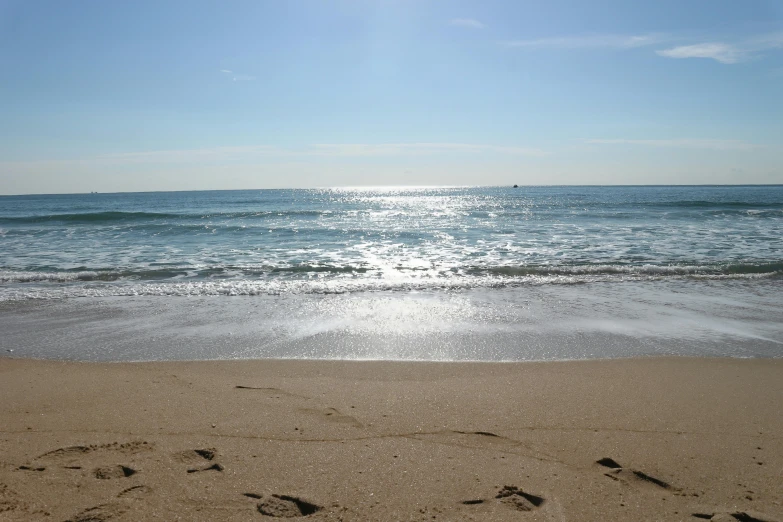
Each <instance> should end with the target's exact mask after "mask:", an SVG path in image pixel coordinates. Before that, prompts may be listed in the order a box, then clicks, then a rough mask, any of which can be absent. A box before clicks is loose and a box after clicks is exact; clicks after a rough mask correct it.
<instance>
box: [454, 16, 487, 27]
mask: <svg viewBox="0 0 783 522" xmlns="http://www.w3.org/2000/svg"><path fill="white" fill-rule="evenodd" d="M449 25H454V26H456V27H468V28H471V29H484V28H485V27H486V25H484V24H482V23H481V22H479V21H478V20H476V19H474V18H452V19H451V20H449Z"/></svg>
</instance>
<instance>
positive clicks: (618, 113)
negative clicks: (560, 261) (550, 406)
mask: <svg viewBox="0 0 783 522" xmlns="http://www.w3.org/2000/svg"><path fill="white" fill-rule="evenodd" d="M735 183H783V2H782V1H780V0H745V1H743V2H738V1H734V0H731V1H723V0H688V1H682V0H638V1H634V2H628V1H627V0H617V1H613V0H593V1H585V0H550V1H548V2H529V1H525V0H481V1H479V0H475V1H464V0H246V1H240V0H235V1H232V0H225V1H202V0H182V1H178V0H167V1H159V0H153V1H148V0H134V1H132V2H131V1H127V2H126V1H116V2H115V1H106V0H94V1H88V0H73V1H69V2H63V1H60V0H50V1H45V0H0V194H25V193H70V192H91V191H98V192H124V191H153V190H209V189H255V188H291V187H303V188H304V187H329V186H367V185H384V186H388V185H510V184H519V185H560V184H580V185H581V184H628V185H634V184H735Z"/></svg>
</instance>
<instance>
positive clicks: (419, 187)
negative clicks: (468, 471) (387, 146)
mask: <svg viewBox="0 0 783 522" xmlns="http://www.w3.org/2000/svg"><path fill="white" fill-rule="evenodd" d="M780 186H783V183H677V184H671V183H639V184H616V183H612V184H602V183H580V184H551V185H545V184H517V185H516V186H515V185H339V186H323V187H309V188H303V187H277V188H247V189H193V190H187V189H183V190H135V191H116V192H28V193H23V194H0V197H4V198H5V197H19V196H84V195H91V194H92V195H104V194H112V195H115V194H169V193H179V192H249V191H272V190H275V191H278V190H355V189H364V190H384V189H397V190H399V189H409V190H426V189H460V188H511V189H513V188H520V189H521V188H525V187H535V188H540V187H640V188H643V187H780Z"/></svg>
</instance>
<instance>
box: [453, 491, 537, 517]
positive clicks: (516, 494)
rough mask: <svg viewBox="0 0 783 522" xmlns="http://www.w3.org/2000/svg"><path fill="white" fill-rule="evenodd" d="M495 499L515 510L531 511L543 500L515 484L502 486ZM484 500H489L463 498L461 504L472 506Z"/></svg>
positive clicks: (484, 500)
mask: <svg viewBox="0 0 783 522" xmlns="http://www.w3.org/2000/svg"><path fill="white" fill-rule="evenodd" d="M495 499H496V500H497V501H499V502H500V503H501V504H503V505H504V506H506V507H509V508H511V509H513V510H515V511H533V510H534V509H538V508H539V507H541V505H542V504H543V503H544V501H545V499H544V498H543V497H539V496H538V495H533V494H531V493H527V492H525V491H522V490H521V489H520V488H518V487H516V486H503V487H502V488H501V489H500V491H498V493H497V495H495ZM485 502H489V500H487V499H481V498H479V499H472V500H463V501H462V504H464V505H466V506H474V505H477V504H484V503H485Z"/></svg>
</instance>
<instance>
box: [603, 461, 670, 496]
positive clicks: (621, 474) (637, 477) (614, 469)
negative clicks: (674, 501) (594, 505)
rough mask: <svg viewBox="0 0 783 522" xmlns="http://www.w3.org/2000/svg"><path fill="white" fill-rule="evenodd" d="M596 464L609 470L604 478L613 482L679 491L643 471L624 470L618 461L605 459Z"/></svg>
mask: <svg viewBox="0 0 783 522" xmlns="http://www.w3.org/2000/svg"><path fill="white" fill-rule="evenodd" d="M596 464H598V465H600V466H602V467H604V468H608V471H605V472H604V476H605V477H609V478H610V479H612V480H617V481H620V482H625V483H630V482H637V483H642V484H652V485H654V486H657V487H659V488H663V489H667V490H671V491H677V488H675V487H673V486H672V485H671V484H669V483H668V482H665V481H663V480H661V479H658V478H655V477H653V476H652V475H648V474H647V473H645V472H643V471H639V470H636V469H630V468H624V467H623V466H622V465H620V464H619V463H618V462H617V461H616V460H614V459H612V458H610V457H604V458H602V459H600V460H597V461H596Z"/></svg>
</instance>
